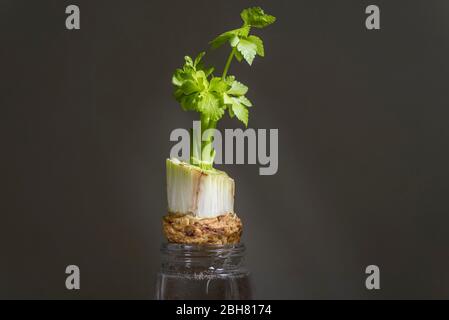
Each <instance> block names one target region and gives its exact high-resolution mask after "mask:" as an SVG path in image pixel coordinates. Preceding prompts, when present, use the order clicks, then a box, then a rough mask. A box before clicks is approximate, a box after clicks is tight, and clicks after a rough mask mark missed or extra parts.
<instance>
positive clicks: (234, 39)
mask: <svg viewBox="0 0 449 320" xmlns="http://www.w3.org/2000/svg"><path fill="white" fill-rule="evenodd" d="M239 42H240V38H239V37H238V36H233V37H232V38H231V39H230V40H229V44H230V45H231V47H236V46H237V45H238V44H239Z"/></svg>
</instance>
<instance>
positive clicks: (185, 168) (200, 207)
mask: <svg viewBox="0 0 449 320" xmlns="http://www.w3.org/2000/svg"><path fill="white" fill-rule="evenodd" d="M166 165H167V198H168V211H169V212H170V213H181V214H191V215H193V216H195V217H197V218H212V217H217V216H219V215H223V214H227V213H234V180H233V179H232V178H230V177H229V176H228V175H227V174H226V173H225V172H223V171H218V170H202V169H200V168H198V167H196V166H192V165H190V164H188V163H185V162H181V161H179V160H178V159H167V162H166Z"/></svg>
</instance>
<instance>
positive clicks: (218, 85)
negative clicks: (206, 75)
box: [209, 77, 229, 93]
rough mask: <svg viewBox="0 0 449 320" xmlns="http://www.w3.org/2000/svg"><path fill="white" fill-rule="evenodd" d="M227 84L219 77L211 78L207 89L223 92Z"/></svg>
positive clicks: (226, 88)
mask: <svg viewBox="0 0 449 320" xmlns="http://www.w3.org/2000/svg"><path fill="white" fill-rule="evenodd" d="M228 87H229V86H228V84H227V83H226V81H224V80H222V79H221V78H217V77H215V78H212V80H211V81H210V84H209V91H212V92H217V93H224V92H226V91H227V90H228Z"/></svg>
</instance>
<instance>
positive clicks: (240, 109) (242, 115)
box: [232, 98, 248, 126]
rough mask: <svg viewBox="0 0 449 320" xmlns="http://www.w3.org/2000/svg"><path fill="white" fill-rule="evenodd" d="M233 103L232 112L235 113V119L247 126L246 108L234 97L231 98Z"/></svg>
mask: <svg viewBox="0 0 449 320" xmlns="http://www.w3.org/2000/svg"><path fill="white" fill-rule="evenodd" d="M232 99H233V100H234V103H233V104H232V112H233V113H234V114H235V116H236V117H237V119H239V120H240V121H242V122H243V123H244V124H245V126H248V109H247V108H246V107H245V106H244V105H243V104H241V103H240V102H238V101H237V99H236V98H232Z"/></svg>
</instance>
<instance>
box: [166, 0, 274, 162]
mask: <svg viewBox="0 0 449 320" xmlns="http://www.w3.org/2000/svg"><path fill="white" fill-rule="evenodd" d="M240 16H241V18H242V20H243V25H242V26H241V27H240V28H238V29H234V30H231V31H227V32H225V33H222V34H221V35H219V36H218V37H216V38H215V39H214V40H212V41H211V42H210V45H211V47H212V48H214V49H216V48H219V47H221V46H222V45H224V44H226V43H228V44H229V45H230V47H231V52H230V54H229V57H228V59H227V60H226V63H225V67H224V70H223V72H222V74H221V76H215V75H214V71H215V68H211V67H210V68H208V67H206V66H205V65H204V64H203V58H204V55H205V52H201V53H200V54H199V55H198V56H197V57H196V58H195V59H192V58H191V57H190V56H186V57H185V62H184V65H183V66H182V68H179V69H177V70H176V71H175V73H174V75H173V78H172V83H173V85H174V87H175V92H174V96H175V99H176V101H178V102H179V103H180V105H181V107H182V109H183V110H185V111H196V112H198V113H200V120H201V137H202V138H203V139H202V141H201V143H198V144H200V145H201V148H195V144H196V143H197V142H196V141H195V139H193V138H192V143H191V144H192V145H191V148H190V150H191V156H190V164H192V165H194V166H197V167H200V168H201V169H205V170H210V169H212V166H213V162H214V157H215V150H214V149H213V146H212V143H213V133H212V132H213V131H212V130H209V131H207V130H208V129H215V128H216V127H217V122H218V121H219V120H220V119H221V118H222V117H223V115H224V114H225V112H226V111H227V112H228V114H229V116H230V117H231V118H234V117H236V118H237V119H239V120H240V121H242V122H243V123H244V124H245V126H247V125H248V108H250V107H252V103H251V101H250V100H249V99H248V98H247V97H246V96H245V95H246V93H247V92H248V87H247V86H246V85H244V84H243V83H241V82H239V81H237V80H236V78H235V77H234V76H232V75H228V71H229V68H230V66H231V62H232V61H233V59H234V57H235V58H236V60H237V61H239V62H241V61H243V60H245V61H246V62H247V63H248V64H249V65H251V64H252V63H253V61H254V59H255V57H256V55H258V56H260V57H263V56H264V55H265V50H264V44H263V41H262V39H261V38H259V37H258V36H256V35H253V34H250V33H251V31H252V28H258V29H261V28H265V27H267V26H269V25H270V24H272V23H274V22H275V20H276V18H275V17H273V16H271V15H268V14H266V13H264V11H263V10H262V9H261V8H259V7H255V8H248V9H245V10H243V11H242V12H241V14H240ZM205 133H206V134H205ZM195 150H199V151H195Z"/></svg>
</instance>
